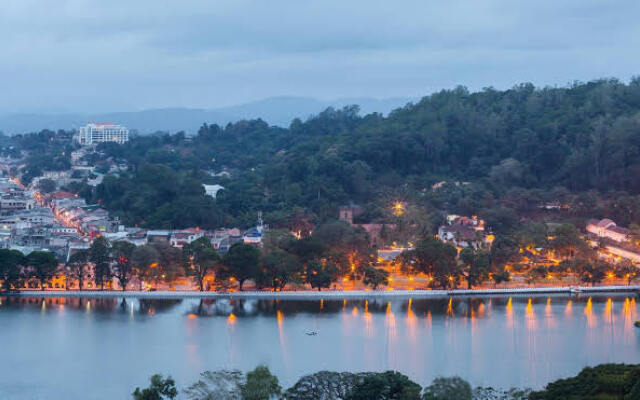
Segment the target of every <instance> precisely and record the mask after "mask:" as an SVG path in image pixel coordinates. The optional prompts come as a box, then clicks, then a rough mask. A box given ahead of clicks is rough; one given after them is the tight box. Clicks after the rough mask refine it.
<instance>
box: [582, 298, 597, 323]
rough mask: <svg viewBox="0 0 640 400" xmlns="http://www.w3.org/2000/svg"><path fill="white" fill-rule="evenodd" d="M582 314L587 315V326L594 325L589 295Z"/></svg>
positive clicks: (594, 317) (594, 320) (594, 318)
mask: <svg viewBox="0 0 640 400" xmlns="http://www.w3.org/2000/svg"><path fill="white" fill-rule="evenodd" d="M584 315H585V316H586V317H587V326H588V327H590V328H591V327H594V326H595V325H596V316H595V314H594V313H593V304H592V302H591V297H589V299H588V300H587V305H586V306H585V307H584Z"/></svg>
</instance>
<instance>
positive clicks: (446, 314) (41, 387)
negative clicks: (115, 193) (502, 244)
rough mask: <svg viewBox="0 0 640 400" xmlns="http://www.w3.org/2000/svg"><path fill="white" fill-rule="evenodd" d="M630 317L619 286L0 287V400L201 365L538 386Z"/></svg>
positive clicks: (618, 350) (569, 370)
mask: <svg viewBox="0 0 640 400" xmlns="http://www.w3.org/2000/svg"><path fill="white" fill-rule="evenodd" d="M574 309H575V310H574ZM636 319H638V312H637V305H636V299H635V298H634V297H630V296H619V295H617V296H613V295H602V296H600V295H598V296H592V297H572V298H569V297H568V296H551V297H549V296H542V297H507V298H504V297H491V298H443V299H428V300H425V299H416V298H412V299H404V300H402V299H392V300H389V299H382V298H370V299H368V300H367V299H361V300H347V299H344V300H343V299H340V300H300V301H284V300H278V301H276V300H240V299H217V300H202V301H200V300H197V299H184V300H177V299H165V300H140V299H133V298H128V299H121V298H120V299H117V298H92V299H83V298H46V299H44V300H43V299H40V298H22V297H20V298H14V297H10V298H6V297H3V298H0V324H2V327H3V329H1V330H0V341H1V343H3V344H4V345H5V346H4V350H3V360H4V361H5V362H4V363H2V364H1V365H0V385H1V386H0V387H3V388H6V393H8V395H5V393H3V395H5V396H8V397H4V398H8V399H12V398H16V399H17V398H24V397H28V398H36V399H37V398H43V399H44V398H46V399H66V398H95V399H111V398H128V394H129V393H130V392H131V391H132V389H133V388H134V387H135V386H136V385H142V384H145V382H146V381H147V378H148V376H149V375H151V374H153V373H170V374H172V375H173V376H174V377H175V378H176V379H177V381H178V383H179V384H183V385H184V384H188V383H190V382H193V381H195V380H196V378H197V375H198V374H199V373H200V372H201V371H202V370H205V369H221V368H239V369H241V370H244V371H246V370H248V369H251V368H253V367H255V365H257V364H259V363H264V364H266V365H268V366H269V367H270V368H271V369H272V371H273V372H275V373H276V374H278V376H279V377H280V379H281V381H282V384H283V386H289V385H291V384H293V383H294V382H295V380H297V379H298V378H299V377H300V376H301V375H303V374H306V373H310V372H316V371H319V370H338V371H344V370H348V371H364V370H386V369H398V370H400V371H402V372H403V373H405V374H407V375H409V376H410V377H411V378H412V379H414V380H415V381H417V382H419V383H420V384H427V383H428V382H430V381H431V379H433V378H434V377H435V376H439V375H445V376H446V375H460V376H462V377H464V378H466V379H468V380H470V381H471V382H472V383H473V384H475V385H484V386H489V385H490V386H496V387H510V386H534V387H540V386H541V385H543V384H545V383H546V382H548V381H550V380H553V379H557V378H560V377H564V376H567V375H570V374H575V373H577V372H578V371H579V370H580V369H581V368H582V367H584V366H585V365H593V364H598V363H603V362H637V359H638V353H639V350H640V340H639V335H640V329H637V328H635V327H634V326H633V323H634V321H635V320H636ZM309 331H317V332H318V334H317V335H315V336H314V335H307V333H309ZM97 388H99V389H100V390H94V389H97ZM87 391H90V392H91V393H92V395H91V396H87V395H86V393H87ZM94 391H95V393H94ZM12 393H16V395H15V397H11V395H12Z"/></svg>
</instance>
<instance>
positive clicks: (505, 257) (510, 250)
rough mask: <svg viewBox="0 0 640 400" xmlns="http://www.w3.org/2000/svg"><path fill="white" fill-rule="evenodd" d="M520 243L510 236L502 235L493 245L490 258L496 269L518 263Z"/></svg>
mask: <svg viewBox="0 0 640 400" xmlns="http://www.w3.org/2000/svg"><path fill="white" fill-rule="evenodd" d="M519 250H520V249H519V247H518V242H516V240H515V239H513V238H512V237H510V236H504V235H500V236H498V237H497V238H496V239H495V240H494V241H493V244H492V245H491V251H490V253H489V257H490V260H491V265H492V266H493V267H494V268H499V267H504V266H505V265H506V264H508V263H512V262H514V261H516V260H517V259H518V258H519V257H520V256H519Z"/></svg>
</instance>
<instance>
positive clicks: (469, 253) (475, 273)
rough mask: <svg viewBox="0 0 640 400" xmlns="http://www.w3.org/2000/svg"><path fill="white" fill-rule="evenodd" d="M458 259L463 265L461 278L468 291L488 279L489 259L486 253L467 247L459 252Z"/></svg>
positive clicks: (489, 270)
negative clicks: (462, 277) (465, 283)
mask: <svg viewBox="0 0 640 400" xmlns="http://www.w3.org/2000/svg"><path fill="white" fill-rule="evenodd" d="M459 259H460V262H461V263H462V265H463V271H464V272H463V276H464V278H465V279H466V281H467V288H468V289H472V288H473V287H474V286H478V285H480V284H482V282H484V281H486V280H487V279H488V278H489V273H490V272H491V257H490V255H489V253H487V252H486V251H484V250H474V249H472V248H468V247H467V248H464V249H462V251H460V255H459Z"/></svg>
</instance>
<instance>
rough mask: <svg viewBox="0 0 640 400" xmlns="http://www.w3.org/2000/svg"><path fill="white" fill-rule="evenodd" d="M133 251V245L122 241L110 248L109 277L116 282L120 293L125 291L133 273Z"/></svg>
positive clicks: (134, 247)
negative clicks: (118, 284) (113, 278)
mask: <svg viewBox="0 0 640 400" xmlns="http://www.w3.org/2000/svg"><path fill="white" fill-rule="evenodd" d="M135 249H136V246H135V245H134V244H132V243H129V242H124V241H118V242H114V243H113V245H112V246H111V259H112V260H113V261H112V263H111V275H112V276H113V277H115V278H116V279H117V280H118V282H119V283H120V288H121V289H122V291H125V290H127V284H128V283H129V281H131V278H132V277H133V275H134V273H135V270H134V264H133V261H132V256H133V252H134V251H135Z"/></svg>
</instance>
